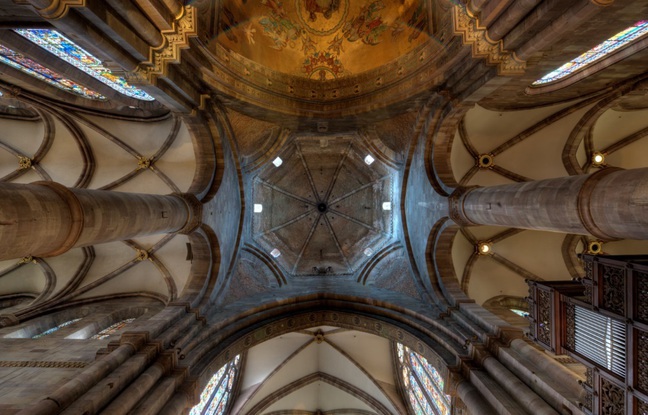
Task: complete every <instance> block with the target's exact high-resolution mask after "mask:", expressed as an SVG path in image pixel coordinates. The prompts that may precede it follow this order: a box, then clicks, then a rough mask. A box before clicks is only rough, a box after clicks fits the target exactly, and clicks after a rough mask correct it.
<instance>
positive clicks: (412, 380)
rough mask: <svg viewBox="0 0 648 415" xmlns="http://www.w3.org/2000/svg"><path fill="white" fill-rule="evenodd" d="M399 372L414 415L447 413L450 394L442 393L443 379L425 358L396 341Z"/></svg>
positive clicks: (447, 414)
mask: <svg viewBox="0 0 648 415" xmlns="http://www.w3.org/2000/svg"><path fill="white" fill-rule="evenodd" d="M396 352H397V354H398V362H399V366H400V367H399V372H400V375H401V379H402V381H403V386H404V387H405V393H406V394H407V399H408V402H409V404H410V407H411V410H412V412H413V413H414V414H415V415H449V414H450V396H449V395H446V394H444V393H443V379H442V377H441V375H440V374H439V372H438V371H437V370H436V369H435V368H434V367H433V366H432V365H431V364H430V363H429V362H428V361H427V359H426V358H424V357H423V356H421V355H419V354H418V353H416V352H414V351H412V350H410V349H409V348H408V347H407V346H403V345H402V344H400V343H398V344H397V345H396Z"/></svg>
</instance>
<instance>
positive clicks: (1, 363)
mask: <svg viewBox="0 0 648 415" xmlns="http://www.w3.org/2000/svg"><path fill="white" fill-rule="evenodd" d="M86 366H88V363H86V362H52V361H32V360H30V361H23V360H12V361H8V360H0V367H46V368H55V369H81V368H84V367H86Z"/></svg>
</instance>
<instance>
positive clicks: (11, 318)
mask: <svg viewBox="0 0 648 415" xmlns="http://www.w3.org/2000/svg"><path fill="white" fill-rule="evenodd" d="M18 323H20V319H19V318H18V317H16V316H15V315H14V314H0V327H11V326H15V325H17V324H18Z"/></svg>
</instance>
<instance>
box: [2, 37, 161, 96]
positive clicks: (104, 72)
mask: <svg viewBox="0 0 648 415" xmlns="http://www.w3.org/2000/svg"><path fill="white" fill-rule="evenodd" d="M14 31H15V32H16V33H18V34H19V35H22V36H24V37H25V38H27V39H29V40H30V41H32V42H34V43H35V44H37V45H38V46H40V47H42V48H43V49H45V50H47V51H48V52H50V53H53V54H54V55H56V56H58V57H59V58H61V59H63V60H64V61H66V62H68V63H69V64H72V65H74V66H76V67H77V68H79V69H81V70H82V71H83V72H85V73H87V74H88V75H90V76H92V77H94V78H96V79H97V80H99V81H101V82H103V83H104V84H106V85H108V86H109V87H111V88H112V89H114V90H116V91H118V92H121V93H122V94H124V95H127V96H129V97H131V98H136V99H140V100H143V101H153V100H154V99H155V98H153V97H152V96H150V95H149V94H147V93H146V92H144V91H142V90H141V89H139V88H135V87H134V86H132V85H129V84H128V83H127V82H126V80H125V79H124V78H122V77H119V76H117V75H115V74H113V73H112V72H111V71H110V69H108V68H106V67H105V66H104V65H103V64H102V63H101V61H100V60H99V59H97V58H96V57H94V56H93V55H91V54H90V53H89V52H87V51H85V50H84V49H82V48H81V47H80V46H79V45H77V44H76V43H74V42H73V41H71V40H70V39H68V38H67V37H65V36H63V35H62V34H61V33H59V32H57V31H56V30H49V29H14Z"/></svg>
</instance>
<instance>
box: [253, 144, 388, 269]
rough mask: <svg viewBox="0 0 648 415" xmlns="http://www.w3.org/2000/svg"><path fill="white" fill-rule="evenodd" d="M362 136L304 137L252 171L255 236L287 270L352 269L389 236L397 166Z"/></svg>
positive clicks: (256, 240) (372, 254)
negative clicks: (377, 156) (374, 154)
mask: <svg viewBox="0 0 648 415" xmlns="http://www.w3.org/2000/svg"><path fill="white" fill-rule="evenodd" d="M368 154H369V152H368V151H367V149H366V148H364V146H363V145H362V141H361V140H360V139H359V138H358V137H356V136H351V137H322V138H313V137H303V138H298V139H296V140H295V141H294V142H293V144H292V145H289V146H287V148H286V149H285V150H284V151H282V152H281V153H280V159H281V163H280V164H279V163H277V164H279V165H278V166H275V164H272V163H268V165H267V166H266V167H264V168H263V169H261V171H260V172H259V174H257V175H256V176H255V177H254V179H253V192H254V194H253V200H254V204H255V207H257V209H255V213H253V217H252V232H253V239H254V241H255V242H256V243H257V244H258V245H259V246H260V247H261V248H262V249H263V250H264V251H265V252H267V253H269V254H270V255H272V256H273V257H275V258H274V259H275V261H276V262H277V263H278V264H279V265H280V266H281V267H282V268H283V269H284V271H285V272H286V273H287V274H289V275H301V276H305V275H351V274H353V273H354V272H355V271H356V270H358V269H359V268H360V267H361V266H362V265H363V264H365V263H366V262H367V261H368V260H369V259H370V258H372V257H373V256H374V255H376V254H378V253H379V250H380V248H381V247H383V246H384V245H385V244H386V243H387V242H389V241H391V240H392V239H393V238H392V235H393V220H394V215H393V211H392V207H394V208H395V207H396V203H395V201H394V200H392V199H393V186H394V183H395V178H394V176H395V174H397V172H396V170H394V169H392V168H391V167H389V166H387V165H386V164H384V163H382V162H381V161H379V160H373V161H372V162H371V163H367V161H366V159H365V158H366V157H367V155H368Z"/></svg>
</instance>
